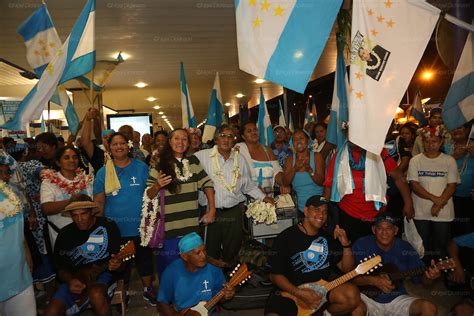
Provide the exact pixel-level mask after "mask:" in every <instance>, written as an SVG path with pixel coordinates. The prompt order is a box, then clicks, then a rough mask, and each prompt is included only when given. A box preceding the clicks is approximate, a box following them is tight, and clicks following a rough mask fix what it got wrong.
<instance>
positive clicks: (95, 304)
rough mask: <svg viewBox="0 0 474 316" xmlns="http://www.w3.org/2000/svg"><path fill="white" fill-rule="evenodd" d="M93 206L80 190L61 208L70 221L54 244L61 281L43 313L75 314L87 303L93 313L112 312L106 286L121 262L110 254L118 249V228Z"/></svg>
mask: <svg viewBox="0 0 474 316" xmlns="http://www.w3.org/2000/svg"><path fill="white" fill-rule="evenodd" d="M96 207H97V205H96V204H95V203H94V202H92V200H91V199H90V197H88V196H87V195H84V194H80V195H76V196H73V197H71V203H70V204H69V205H68V206H66V208H65V210H64V213H63V215H66V216H67V215H70V216H71V217H72V220H73V222H72V223H71V224H69V225H67V226H65V227H64V228H62V229H61V230H60V231H59V234H58V238H57V241H56V244H55V247H54V261H55V264H56V267H57V269H58V277H59V280H60V281H61V282H63V283H62V285H60V287H59V289H58V291H57V292H56V293H55V294H54V296H53V299H52V301H51V303H50V304H49V305H48V307H47V309H46V311H45V313H44V315H46V316H52V315H77V314H79V313H80V312H82V311H83V310H84V309H86V308H87V307H88V305H89V304H90V305H91V306H92V309H93V312H94V315H111V311H110V306H109V302H108V296H107V290H108V287H109V285H111V284H113V282H114V276H113V271H116V270H118V269H119V268H120V264H121V261H120V260H118V259H114V255H113V254H116V253H118V252H119V250H120V232H119V230H118V227H117V225H116V224H115V223H114V222H113V221H112V220H109V219H106V218H104V217H99V216H95V213H94V210H95V209H96ZM99 265H102V266H103V268H99ZM94 269H95V270H94ZM93 271H104V272H93ZM97 274H98V276H97V277H96V278H95V275H97ZM87 298H88V299H87Z"/></svg>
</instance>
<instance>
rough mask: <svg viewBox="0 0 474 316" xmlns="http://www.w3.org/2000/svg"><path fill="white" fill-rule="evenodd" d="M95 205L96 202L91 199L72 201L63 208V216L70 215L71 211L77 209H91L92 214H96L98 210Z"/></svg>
mask: <svg viewBox="0 0 474 316" xmlns="http://www.w3.org/2000/svg"><path fill="white" fill-rule="evenodd" d="M97 207H98V206H97V204H96V203H95V202H91V201H77V202H72V203H70V204H69V205H68V206H66V207H65V208H64V211H63V216H71V211H73V210H79V209H92V214H94V215H96V214H97V213H98V211H99V210H98V209H97Z"/></svg>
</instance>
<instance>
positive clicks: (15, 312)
mask: <svg viewBox="0 0 474 316" xmlns="http://www.w3.org/2000/svg"><path fill="white" fill-rule="evenodd" d="M0 316H36V302H35V291H34V289H33V285H30V286H29V287H27V288H26V289H25V290H24V291H23V292H21V293H19V294H17V295H15V296H13V297H10V298H9V299H8V300H6V301H3V302H0Z"/></svg>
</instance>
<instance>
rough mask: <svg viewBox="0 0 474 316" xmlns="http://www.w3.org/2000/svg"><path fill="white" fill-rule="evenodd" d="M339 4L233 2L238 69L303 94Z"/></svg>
mask: <svg viewBox="0 0 474 316" xmlns="http://www.w3.org/2000/svg"><path fill="white" fill-rule="evenodd" d="M341 3H342V0H332V1H328V0H286V1H273V0H262V1H260V0H259V1H257V0H235V8H236V9H235V10H236V12H235V17H236V21H237V47H238V52H239V67H240V69H241V70H243V71H245V72H248V73H250V74H252V75H254V76H257V77H259V78H264V79H266V80H269V81H273V82H274V83H277V84H280V85H282V86H284V87H286V88H289V89H291V90H294V91H297V92H299V93H303V92H304V90H305V88H306V85H307V84H308V81H309V79H310V77H311V74H312V73H313V70H314V67H315V66H316V63H317V62H318V60H319V57H320V56H321V53H322V51H323V49H324V47H325V45H326V42H327V39H328V37H329V33H330V32H331V29H332V26H333V24H334V21H335V19H336V16H337V13H338V12H339V8H340V7H341Z"/></svg>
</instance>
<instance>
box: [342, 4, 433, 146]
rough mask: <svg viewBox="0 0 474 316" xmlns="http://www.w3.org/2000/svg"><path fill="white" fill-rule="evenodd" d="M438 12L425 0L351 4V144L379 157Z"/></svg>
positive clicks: (431, 31)
mask: <svg viewBox="0 0 474 316" xmlns="http://www.w3.org/2000/svg"><path fill="white" fill-rule="evenodd" d="M439 13H440V10H439V9H437V8H435V7H434V6H432V5H430V4H428V3H426V2H425V1H423V0H399V1H395V0H381V1H373V0H354V2H353V9H352V33H351V56H350V57H351V60H350V62H351V71H350V80H349V82H350V86H349V140H350V141H351V142H353V143H355V144H357V145H359V146H360V147H362V148H364V149H366V150H368V151H370V152H372V153H375V154H379V153H380V152H381V150H382V148H383V145H384V141H385V135H386V134H387V131H388V129H389V127H390V123H391V121H392V119H393V117H394V115H395V111H396V109H397V107H398V105H399V104H400V100H401V99H402V97H403V94H404V93H405V91H406V89H407V87H408V85H409V83H410V80H411V78H412V77H413V74H414V72H415V70H416V67H417V66H418V63H419V61H420V59H421V57H422V55H423V52H424V51H425V48H426V45H427V44H428V41H429V39H430V37H431V34H432V33H433V29H434V27H435V25H436V22H437V21H438V17H439Z"/></svg>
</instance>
